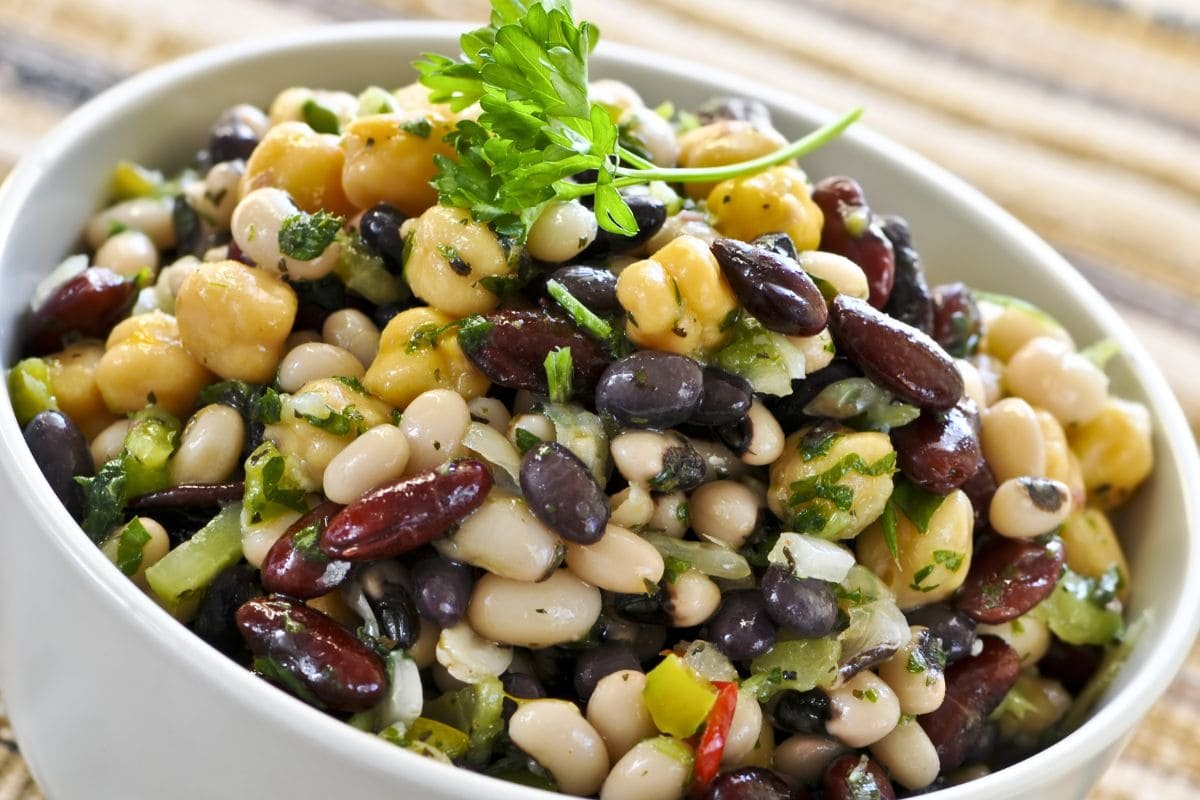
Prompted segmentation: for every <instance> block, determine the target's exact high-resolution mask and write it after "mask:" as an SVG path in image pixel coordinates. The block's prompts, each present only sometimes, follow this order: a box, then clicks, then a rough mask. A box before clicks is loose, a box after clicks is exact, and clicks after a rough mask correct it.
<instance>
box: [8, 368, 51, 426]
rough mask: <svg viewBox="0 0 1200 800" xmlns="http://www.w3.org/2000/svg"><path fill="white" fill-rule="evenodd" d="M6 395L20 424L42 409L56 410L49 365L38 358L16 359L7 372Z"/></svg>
mask: <svg viewBox="0 0 1200 800" xmlns="http://www.w3.org/2000/svg"><path fill="white" fill-rule="evenodd" d="M8 396H9V398H10V399H11V400H12V406H13V413H14V414H16V415H17V422H18V423H20V424H21V425H24V424H25V423H27V422H29V420H31V419H33V418H34V417H36V416H37V415H38V414H40V413H42V412H43V411H48V410H57V409H58V401H57V400H55V399H54V385H53V383H52V382H51V380H50V365H49V364H47V363H46V362H45V361H44V360H43V359H40V358H26V359H24V360H23V361H18V362H17V363H16V365H14V366H13V368H12V370H11V371H9V373H8Z"/></svg>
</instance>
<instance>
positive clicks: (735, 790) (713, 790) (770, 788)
mask: <svg viewBox="0 0 1200 800" xmlns="http://www.w3.org/2000/svg"><path fill="white" fill-rule="evenodd" d="M807 798H808V792H806V791H804V790H803V789H792V787H791V786H789V785H788V783H787V781H785V780H784V779H783V778H781V777H779V775H777V774H775V772H773V771H772V770H769V769H767V768H766V767H739V768H738V769H733V770H730V771H728V772H722V773H721V774H720V775H718V776H717V777H716V778H714V779H713V782H712V784H711V785H710V786H709V787H708V791H707V792H705V794H704V797H703V800H807Z"/></svg>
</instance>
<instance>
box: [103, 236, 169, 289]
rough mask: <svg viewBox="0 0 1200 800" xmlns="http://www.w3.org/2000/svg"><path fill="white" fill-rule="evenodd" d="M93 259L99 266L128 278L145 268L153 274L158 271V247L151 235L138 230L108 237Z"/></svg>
mask: <svg viewBox="0 0 1200 800" xmlns="http://www.w3.org/2000/svg"><path fill="white" fill-rule="evenodd" d="M92 260H93V262H94V263H95V265H96V266H97V267H108V268H109V269H111V270H112V271H113V272H116V273H117V274H119V275H124V276H126V277H128V278H132V277H134V276H136V275H137V274H138V273H139V272H141V271H142V270H144V269H148V270H150V272H151V274H152V275H153V274H157V272H158V248H156V247H155V246H154V242H152V241H150V237H149V236H147V235H146V234H144V233H142V232H141V231H136V230H131V231H122V232H120V233H118V234H116V235H115V236H111V237H109V238H108V239H106V240H105V241H104V244H102V245H100V249H99V250H97V251H96V256H95V258H93V259H92Z"/></svg>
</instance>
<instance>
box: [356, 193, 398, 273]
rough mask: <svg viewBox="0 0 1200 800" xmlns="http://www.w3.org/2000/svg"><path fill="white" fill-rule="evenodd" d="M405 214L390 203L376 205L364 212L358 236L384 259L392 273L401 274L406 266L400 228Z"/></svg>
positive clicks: (359, 224)
mask: <svg viewBox="0 0 1200 800" xmlns="http://www.w3.org/2000/svg"><path fill="white" fill-rule="evenodd" d="M404 219H405V217H404V213H403V212H402V211H400V209H398V208H396V207H395V206H393V205H391V204H389V203H376V204H375V205H373V206H371V207H370V208H368V209H367V210H366V211H364V212H363V215H362V219H360V220H359V223H358V234H359V236H361V237H362V240H363V244H365V245H366V246H367V247H368V248H369V249H370V250H371V251H372V252H373V253H375V254H376V255H378V256H379V257H380V258H382V259H383V263H384V264H386V265H387V268H388V270H390V271H391V272H395V273H399V272H400V270H401V269H402V268H403V266H404V239H403V238H402V237H401V236H400V226H401V225H403V224H404Z"/></svg>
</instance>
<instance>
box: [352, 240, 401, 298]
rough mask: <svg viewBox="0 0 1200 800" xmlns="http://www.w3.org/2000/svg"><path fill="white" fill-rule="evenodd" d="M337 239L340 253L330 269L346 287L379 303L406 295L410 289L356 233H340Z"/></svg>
mask: <svg viewBox="0 0 1200 800" xmlns="http://www.w3.org/2000/svg"><path fill="white" fill-rule="evenodd" d="M337 240H338V243H339V244H340V245H341V255H339V256H338V261H337V264H336V265H335V266H334V268H333V272H334V274H335V275H337V276H338V277H339V278H341V280H342V283H344V284H346V288H347V289H350V290H352V291H354V292H357V293H358V294H360V295H362V296H363V297H365V298H366V299H367V300H369V301H370V302H372V303H374V304H375V305H380V306H382V305H387V304H389V303H396V302H399V301H401V300H403V299H405V298H406V297H409V295H410V292H409V290H408V286H407V285H406V284H405V283H404V281H403V279H401V278H400V276H399V275H393V274H392V273H390V272H388V270H387V267H386V266H384V263H383V259H382V258H380V257H379V256H377V255H375V254H374V253H371V252H370V251H368V250H367V248H366V247H364V246H363V244H362V240H361V239H359V237H357V236H353V235H347V234H341V235H339V236H338V237H337Z"/></svg>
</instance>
